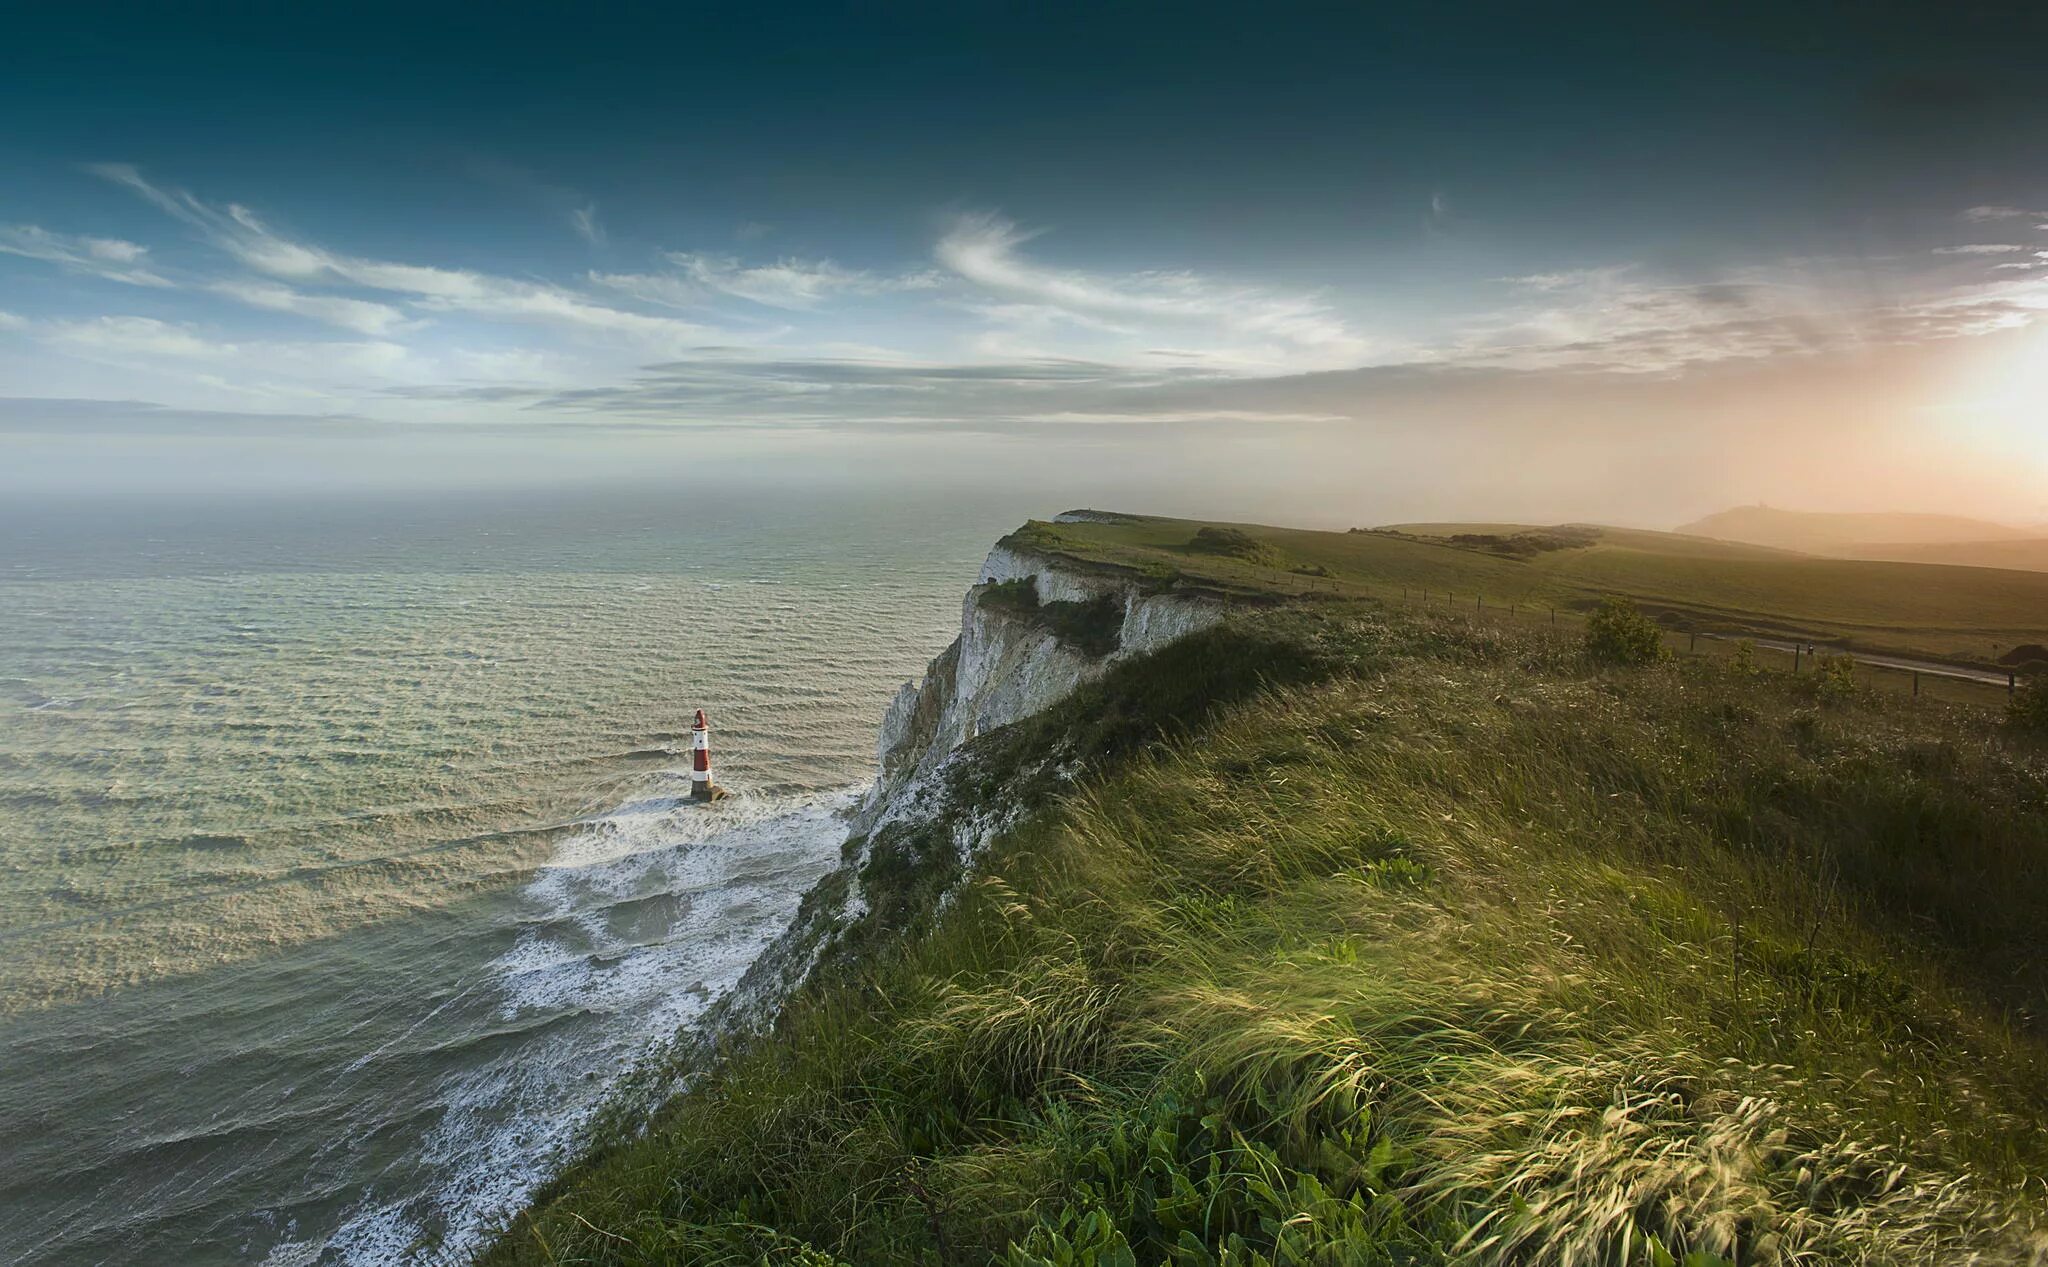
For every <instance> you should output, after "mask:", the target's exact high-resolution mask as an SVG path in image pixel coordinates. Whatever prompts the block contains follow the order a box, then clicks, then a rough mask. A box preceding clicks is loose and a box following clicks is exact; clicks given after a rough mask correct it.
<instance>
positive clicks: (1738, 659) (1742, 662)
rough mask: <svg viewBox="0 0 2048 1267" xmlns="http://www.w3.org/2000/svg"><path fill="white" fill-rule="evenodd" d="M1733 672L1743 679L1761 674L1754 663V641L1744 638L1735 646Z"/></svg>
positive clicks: (1760, 670)
mask: <svg viewBox="0 0 2048 1267" xmlns="http://www.w3.org/2000/svg"><path fill="white" fill-rule="evenodd" d="M1735 671H1736V672H1737V673H1740V674H1742V675H1743V676H1744V677H1755V676H1756V675H1757V674H1759V673H1761V672H1763V670H1762V669H1761V668H1759V667H1758V666H1757V662H1756V639H1754V638H1744V639H1742V640H1741V641H1739V642H1737V643H1736V644H1735Z"/></svg>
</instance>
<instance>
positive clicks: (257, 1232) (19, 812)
mask: <svg viewBox="0 0 2048 1267" xmlns="http://www.w3.org/2000/svg"><path fill="white" fill-rule="evenodd" d="M1034 512H1035V513H1039V514H1043V513H1045V508H1044V507H1042V506H1033V505H1026V504H1023V503H1021V502H1020V503H1018V504H1015V505H1007V504H1003V503H1002V502H1001V500H1000V499H991V498H989V497H986V496H974V497H965V496H959V495H954V494H948V493H938V492H931V493H925V492H918V491H915V490H911V491H899V492H896V493H892V494H890V495H888V496H879V495H875V494H872V493H857V492H850V491H833V490H819V489H782V490H775V489H744V490H737V489H721V488H692V487H687V486H667V487H656V486H644V485H630V486H620V487H614V488H605V489H587V490H568V491H556V492H546V493H543V492H534V491H530V490H521V491H493V492H482V491H477V492H466V493H459V494H455V493H436V494H432V495H429V494H425V493H405V494H378V495H367V494H365V495H356V496H339V495H325V496H315V497H283V496H243V497H235V498H228V499H211V500H207V499H196V498H186V499H170V500H157V501H151V500H148V499H139V498H134V497H126V498H119V499H115V498H111V497H108V498H98V499H68V500H58V499H50V500H47V501H33V500H29V501H23V500H16V501H12V502H10V503H8V504H6V505H0V1262H5V1263H10V1264H101V1263H107V1264H115V1263H118V1264H134V1263H151V1264H156V1263H179V1264H184V1263H192V1264H209V1263H248V1264H270V1265H277V1267H286V1265H298V1264H330V1263H332V1264H358V1263H391V1262H421V1263H441V1262H461V1261H464V1260H466V1259H467V1258H468V1257H469V1256H470V1255H471V1253H472V1252H473V1251H474V1250H476V1249H477V1248H478V1247H479V1246H480V1245H482V1244H485V1243H487V1242H488V1238H489V1236H490V1235H491V1233H492V1231H493V1229H494V1228H496V1227H498V1226H501V1225H502V1222H503V1220H504V1219H505V1218H507V1217H508V1215H510V1214H511V1213H512V1212H515V1211H516V1210H517V1209H518V1208H519V1207H520V1205H521V1204H522V1203H523V1202H524V1201H525V1200H526V1199H527V1198H528V1197H529V1196H530V1195H531V1194H532V1193H533V1192H534V1190H535V1188H536V1187H537V1186H538V1185H539V1184H541V1183H543V1182H545V1181H546V1180H547V1179H548V1178H549V1177H550V1175H551V1174H553V1173H554V1172H555V1170H556V1169H557V1168H558V1167H559V1166H560V1165H561V1164H562V1159H563V1157H564V1156H565V1154H566V1151H567V1150H571V1149H573V1147H574V1145H575V1142H576V1140H577V1139H578V1138H579V1132H581V1131H583V1130H585V1129H586V1128H587V1126H588V1124H589V1122H590V1121H591V1118H592V1115H593V1114H594V1113H596V1112H597V1111H598V1110H599V1107H600V1106H601V1105H602V1104H603V1103H604V1101H605V1097H606V1096H607V1094H608V1093H610V1092H612V1091H613V1090H614V1088H615V1087H616V1086H617V1085H618V1083H619V1080H620V1079H621V1078H623V1077H624V1076H626V1075H627V1074H628V1073H629V1072H630V1071H631V1070H633V1069H634V1068H635V1066H636V1064H638V1063H640V1062H643V1061H644V1060H646V1059H647V1058H648V1055H649V1053H650V1052H652V1051H654V1050H656V1049H657V1048H658V1047H659V1046H660V1045H661V1044H662V1043H663V1042H664V1041H666V1040H668V1039H670V1038H671V1037H672V1036H674V1035H675V1034H676V1033H677V1032H679V1031H680V1030H682V1029H684V1028H685V1027H687V1026H689V1025H690V1024H691V1023H692V1021H693V1020H695V1019H696V1018H698V1017H699V1016H701V1015H702V1013H703V1012H704V1011H705V1010H706V1008H707V1007H708V1006H709V1005H710V1004H711V1003H712V1001H713V1000H715V999H716V998H717V997H718V996H719V994H720V993H721V992H722V991H724V990H726V989H727V988H728V987H730V986H731V985H732V983H733V982H734V981H735V980H736V979H737V978H738V977H739V975H740V974H741V973H742V972H743V971H744V970H745V968H746V967H747V965H748V964H749V963H750V962H752V960H753V959H754V957H755V956H756V955H758V954H759V953H760V951H761V950H762V949H763V948H764V947H765V946H766V945H767V944H768V943H769V942H770V941H771V940H772V939H773V938H774V937H775V936H776V935H777V934H778V933H779V932H780V931H781V930H782V929H783V928H785V927H786V926H787V924H788V922H789V921H790V919H791V917H792V916H793V914H794V913H795V910H796V906H797V903H798V901H799V899H800V898H801V896H802V894H803V893H804V891H805V890H806V889H807V888H808V887H809V886H810V885H811V884H812V883H813V882H814V881H815V880H817V879H818V878H819V877H820V876H821V875H822V874H824V873H825V872H826V871H827V870H828V869H829V868H830V867H831V866H832V865H833V864H834V863H835V862H836V861H837V858H838V854H839V847H840V845H841V843H842V841H843V839H844V835H845V827H844V823H843V821H842V819H841V817H840V814H841V812H842V811H843V810H844V809H845V808H846V807H847V806H848V805H849V804H850V803H851V802H852V800H853V799H854V798H855V797H856V796H857V795H858V791H859V789H860V788H861V787H862V786H863V785H864V784H865V783H866V782H867V781H868V780H870V779H871V778H872V775H873V767H874V742H875V732H876V727H877V724H878V722H879V720H880V718H881V714H882V710H883V708H884V706H885V704H886V702H887V700H888V698H889V696H890V695H891V694H892V693H893V692H894V691H895V689H896V688H897V687H898V686H899V685H900V684H901V683H902V682H904V681H905V680H907V679H910V678H914V677H916V676H917V675H918V674H919V673H920V672H921V671H922V669H923V667H924V664H925V663H926V661H927V660H928V659H930V657H931V656H933V655H934V654H936V653H937V652H938V651H939V650H940V649H942V648H943V647H944V645H945V643H946V642H947V641H948V640H949V639H950V638H951V637H952V635H953V633H954V632H955V630H956V627H957V622H958V619H959V604H960V601H961V595H962V592H963V590H964V588H965V587H966V586H967V585H968V584H969V583H971V582H972V581H973V580H974V571H975V568H976V566H977V564H978V563H979V561H980V559H981V557H982V556H983V554H984V553H985V552H986V551H987V549H988V547H989V545H990V544H991V542H992V541H993V540H994V539H995V537H997V536H998V535H1000V534H1001V533H1002V532H1003V531H1005V530H1007V529H1008V528H1010V527H1013V526H1015V524H1016V523H1018V522H1020V521H1021V520H1022V519H1023V518H1024V517H1026V515H1027V514H1029V513H1034ZM698 708H703V709H704V710H705V711H706V712H707V714H708V715H709V717H710V721H711V743H712V751H713V757H714V760H715V768H716V773H717V777H718V780H719V782H720V783H721V784H723V785H724V786H725V787H726V788H728V789H729V790H730V792H731V796H730V797H729V798H728V799H726V800H724V801H721V802H718V803H717V804H715V805H713V806H710V807H703V806H699V805H694V804H691V803H690V802H689V801H688V800H687V799H686V797H687V791H688V773H687V772H688V764H689V726H690V721H691V717H692V714H693V713H694V711H695V710H696V709H698Z"/></svg>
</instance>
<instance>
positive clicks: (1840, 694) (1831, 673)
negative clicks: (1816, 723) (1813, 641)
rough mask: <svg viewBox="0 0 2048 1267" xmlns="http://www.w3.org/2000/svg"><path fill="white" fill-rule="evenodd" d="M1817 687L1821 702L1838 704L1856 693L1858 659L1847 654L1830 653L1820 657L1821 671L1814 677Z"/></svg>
mask: <svg viewBox="0 0 2048 1267" xmlns="http://www.w3.org/2000/svg"><path fill="white" fill-rule="evenodd" d="M1814 684H1815V689H1816V690H1817V691H1818V692H1819V694H1820V698H1821V702H1822V703H1824V704H1836V703H1840V702H1841V701H1843V700H1846V699H1848V698H1850V697H1851V696H1853V695H1855V694H1856V659H1855V657H1854V656H1847V655H1828V656H1822V657H1821V659H1820V672H1819V673H1818V674H1816V675H1815V677H1814Z"/></svg>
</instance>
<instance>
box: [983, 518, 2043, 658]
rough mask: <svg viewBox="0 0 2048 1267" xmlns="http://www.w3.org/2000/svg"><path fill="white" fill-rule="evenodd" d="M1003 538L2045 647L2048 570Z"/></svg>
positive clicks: (1124, 522) (1283, 585)
mask: <svg viewBox="0 0 2048 1267" xmlns="http://www.w3.org/2000/svg"><path fill="white" fill-rule="evenodd" d="M1212 527H1221V528H1227V529H1229V530H1230V531H1233V532H1236V533H1239V534H1241V535H1243V536H1245V537H1246V538H1248V539H1249V540H1250V542H1251V543H1252V548H1254V549H1257V550H1260V551H1263V552H1265V557H1263V558H1259V559H1250V558H1243V557H1232V556H1230V555H1227V554H1221V553H1218V552H1216V551H1214V550H1208V549H1204V548H1203V547H1202V546H1201V545H1199V544H1198V543H1197V537H1198V536H1199V534H1200V533H1201V531H1202V530H1203V529H1204V528H1212ZM1516 534H1524V535H1530V534H1547V535H1548V536H1549V537H1550V538H1551V540H1548V541H1545V542H1543V543H1542V544H1543V545H1544V546H1545V547H1547V548H1541V549H1532V550H1528V551H1512V550H1509V551H1506V552H1503V550H1502V549H1501V548H1500V547H1499V546H1494V547H1489V546H1488V545H1486V544H1484V543H1480V542H1475V541H1471V540H1465V541H1461V540H1459V538H1474V537H1488V536H1491V537H1496V538H1500V539H1501V540H1502V541H1503V542H1505V541H1506V540H1507V539H1508V538H1511V537H1513V536H1515V535H1516ZM1012 540H1016V541H1020V542H1023V543H1026V544H1034V545H1036V546H1037V547H1038V548H1041V549H1047V550H1051V551H1054V552H1057V553H1061V554H1065V555H1069V556H1071V557H1075V558H1080V559H1085V560H1090V561H1093V562H1095V563H1096V564H1098V565H1103V566H1122V567H1126V568H1133V569H1138V570H1141V571H1146V572H1149V573H1152V574H1155V575H1161V576H1178V577H1180V578H1181V579H1182V582H1183V583H1188V584H1201V585H1213V586H1219V587H1222V588H1225V589H1228V590H1233V591H1236V592H1240V593H1246V594H1263V595H1270V594H1299V595H1316V596H1332V597H1374V598H1380V599H1397V598H1399V597H1401V596H1402V594H1403V593H1404V592H1405V593H1406V594H1407V595H1408V596H1409V597H1410V598H1411V599H1412V598H1413V597H1414V596H1415V595H1416V594H1418V593H1419V592H1421V591H1424V590H1426V591H1428V592H1430V593H1431V594H1433V595H1435V596H1436V598H1437V599H1438V601H1442V599H1443V598H1444V596H1445V595H1454V596H1456V597H1457V598H1459V599H1462V600H1463V601H1464V602H1465V603H1466V604H1468V605H1469V604H1471V603H1472V602H1473V601H1474V600H1483V601H1484V602H1485V603H1487V604H1488V605H1491V606H1495V607H1499V608H1506V607H1508V606H1509V605H1510V604H1519V605H1521V606H1523V607H1524V608H1529V607H1545V608H1547V607H1558V608H1561V609H1565V610H1567V611H1570V610H1574V609H1581V608H1584V607H1588V606H1590V605H1591V604H1593V603H1594V602H1596V601H1598V599H1599V598H1600V597H1602V596H1603V595H1606V594H1610V593H1623V594H1628V595H1630V596H1632V597H1634V598H1635V599H1636V600H1637V601H1639V602H1641V603H1643V604H1644V605H1645V606H1646V607H1649V608H1651V609H1653V610H1655V611H1657V612H1660V613H1668V614H1670V615H1671V617H1672V618H1673V619H1675V620H1678V621H1681V622H1683V623H1684V624H1686V625H1687V626H1689V627H1697V628H1699V629H1702V630H1710V631H1720V632H1729V633H1745V632H1754V633H1762V634H1774V635H1780V636H1787V637H1798V638H1802V639H1817V640H1823V641H1826V640H1839V641H1842V642H1845V643H1847V644H1850V645H1853V646H1855V647H1857V648H1859V649H1861V650H1867V651H1889V652H1895V653H1902V654H1909V655H1921V656H1927V657H1932V658H1935V659H1944V660H1956V661H1963V662H1973V663H1982V664H1990V663H1993V662H1995V661H1996V659H1997V657H1998V655H1999V654H2000V653H2001V652H2002V651H2004V650H2007V649H2009V648H2011V647H2013V646H2017V645H2019V644H2022V643H2048V573H2041V572H2023V571H2006V570H2000V569H1995V568H1979V567H1952V566H1946V565H1943V564H1939V563H1888V562H1874V561H1869V560H1861V559H1834V558H1820V557H1815V556H1811V555H1801V554H1795V553H1792V552H1789V551H1785V550H1774V549H1770V548H1768V547H1764V546H1751V545H1740V544H1737V543H1734V542H1726V541H1712V540H1708V539H1706V538H1703V537H1689V536H1683V535H1680V534H1676V533H1668V532H1645V531H1640V530H1636V529H1627V528H1597V529H1590V530H1587V529H1574V528H1566V529H1558V528H1550V529H1541V528H1534V527H1531V526H1528V525H1513V524H1411V525H1404V526H1402V527H1401V528H1399V529H1390V530H1381V531H1373V532H1349V533H1342V532H1313V531H1307V530H1302V529H1290V528H1269V527H1263V526H1260V525H1255V524H1228V525H1207V524H1202V523H1197V522H1190V521H1188V520H1181V519H1160V518H1152V517H1144V516H1106V517H1104V519H1103V520H1101V521H1094V522H1083V523H1034V524H1031V525H1028V526H1027V527H1026V528H1025V529H1023V530H1022V531H1021V532H1019V533H1017V534H1014V535H1013V537H1012ZM1276 565H1277V566H1276ZM1293 569H1299V570H1298V571H1297V570H1293Z"/></svg>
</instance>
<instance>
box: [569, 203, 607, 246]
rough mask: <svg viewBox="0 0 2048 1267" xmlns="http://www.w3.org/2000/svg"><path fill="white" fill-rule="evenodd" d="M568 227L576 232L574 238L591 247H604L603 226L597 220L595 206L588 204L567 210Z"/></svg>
mask: <svg viewBox="0 0 2048 1267" xmlns="http://www.w3.org/2000/svg"><path fill="white" fill-rule="evenodd" d="M569 227H570V228H572V229H574V230H576V236H577V237H579V238H582V239H583V240H584V241H585V242H588V243H590V244H591V245H592V246H603V245H604V225H603V224H601V223H600V222H599V221H598V218H597V204H596V203H594V202H593V203H589V204H587V205H585V206H581V207H571V208H570V209H569Z"/></svg>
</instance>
